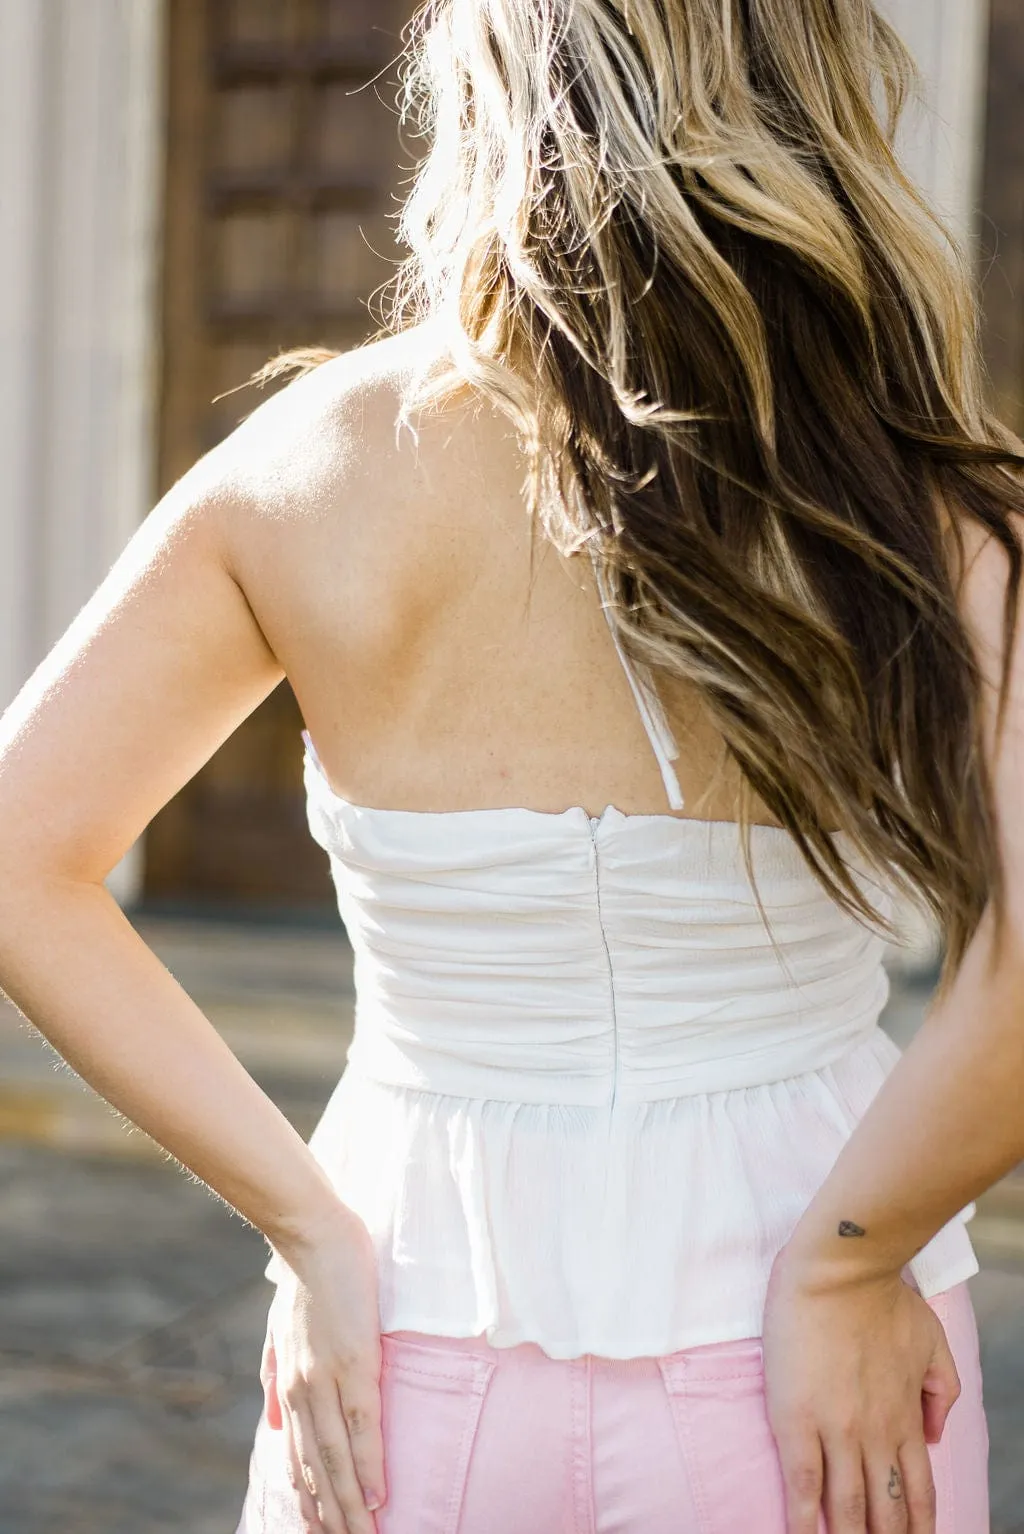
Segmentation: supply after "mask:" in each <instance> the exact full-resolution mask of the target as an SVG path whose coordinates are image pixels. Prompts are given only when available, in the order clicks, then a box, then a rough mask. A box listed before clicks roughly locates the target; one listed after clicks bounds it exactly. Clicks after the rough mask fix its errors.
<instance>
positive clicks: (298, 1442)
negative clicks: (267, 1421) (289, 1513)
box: [288, 1405, 364, 1534]
mask: <svg viewBox="0 0 1024 1534" xmlns="http://www.w3.org/2000/svg"><path fill="white" fill-rule="evenodd" d="M288 1419H289V1424H290V1427H291V1436H292V1441H293V1443H294V1445H295V1456H296V1461H297V1464H298V1472H299V1480H300V1483H301V1486H302V1488H303V1490H304V1492H305V1497H302V1496H301V1495H300V1501H301V1502H302V1504H303V1506H302V1516H303V1517H304V1518H308V1516H309V1514H308V1512H307V1505H306V1504H307V1502H308V1503H311V1504H312V1508H313V1523H312V1525H311V1531H312V1534H321V1531H322V1534H350V1531H349V1527H348V1524H347V1523H346V1521H345V1515H344V1513H343V1512H342V1509H341V1506H340V1504H339V1502H338V1499H337V1497H336V1495H335V1492H334V1487H333V1485H332V1484H331V1478H330V1476H329V1475H328V1473H327V1470H326V1468H325V1466H324V1463H323V1460H322V1458H321V1455H320V1446H319V1443H318V1439H317V1430H316V1428H315V1427H314V1425H313V1417H312V1414H311V1413H310V1412H309V1410H308V1409H307V1408H306V1407H305V1406H292V1405H289V1407H288ZM296 1490H298V1488H296ZM352 1534H355V1531H354V1530H353V1531H352ZM359 1534H364V1531H363V1530H362V1529H360V1530H359Z"/></svg>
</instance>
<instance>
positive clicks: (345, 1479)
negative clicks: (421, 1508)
mask: <svg viewBox="0 0 1024 1534" xmlns="http://www.w3.org/2000/svg"><path fill="white" fill-rule="evenodd" d="M278 1256H279V1257H280V1256H281V1254H280V1253H278ZM284 1262H285V1265H284V1268H283V1272H282V1276H281V1279H280V1281H279V1283H278V1287H277V1294H276V1295H275V1297H274V1300H273V1302H272V1304H271V1307H270V1322H269V1326H268V1328H267V1341H266V1344H265V1346H264V1353H263V1366H262V1369H261V1371H260V1376H261V1379H262V1381H263V1388H264V1392H265V1396H266V1417H267V1423H268V1425H269V1426H270V1427H271V1428H276V1429H278V1430H279V1431H281V1432H283V1433H284V1435H285V1439H286V1450H287V1460H288V1464H289V1475H290V1477H291V1480H292V1484H293V1486H294V1487H295V1490H296V1493H297V1494H298V1497H299V1501H300V1505H301V1508H302V1515H303V1518H304V1519H305V1521H306V1524H307V1527H308V1529H309V1530H310V1531H311V1534H321V1531H325V1534H374V1531H375V1530H376V1526H377V1525H376V1519H375V1518H374V1517H373V1514H372V1512H371V1511H369V1510H368V1509H370V1508H374V1507H379V1506H381V1505H382V1504H383V1502H384V1500H385V1485H384V1441H383V1436H382V1433H381V1408H380V1369H381V1348H380V1317H379V1311H378V1305H377V1268H376V1261H375V1256H374V1251H373V1246H372V1243H371V1239H370V1234H369V1232H368V1230H367V1229H366V1226H365V1225H364V1224H363V1222H362V1221H361V1220H360V1219H359V1218H358V1217H357V1216H356V1215H355V1214H353V1213H352V1212H351V1211H350V1210H346V1211H345V1212H344V1215H343V1216H342V1217H341V1218H340V1219H339V1221H338V1223H337V1225H336V1226H332V1228H331V1230H330V1232H329V1234H326V1235H320V1236H319V1237H318V1238H317V1239H316V1241H314V1242H313V1243H311V1244H310V1245H309V1246H308V1247H306V1248H305V1249H304V1250H303V1252H302V1253H301V1255H300V1256H295V1255H294V1254H292V1255H290V1256H289V1258H288V1259H285V1260H284Z"/></svg>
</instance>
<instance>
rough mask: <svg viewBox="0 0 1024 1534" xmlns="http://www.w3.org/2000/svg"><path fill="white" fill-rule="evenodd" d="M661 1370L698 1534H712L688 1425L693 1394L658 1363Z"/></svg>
mask: <svg viewBox="0 0 1024 1534" xmlns="http://www.w3.org/2000/svg"><path fill="white" fill-rule="evenodd" d="M657 1362H658V1368H659V1370H660V1373H661V1377H662V1381H663V1382H664V1385H665V1394H666V1397H667V1404H668V1409H669V1412H670V1413H671V1416H672V1423H673V1427H674V1429H675V1436H676V1442H677V1443H678V1445H679V1452H680V1454H681V1455H682V1458H683V1464H684V1465H685V1466H686V1475H687V1479H688V1481H689V1484H690V1493H691V1495H692V1497H693V1505H694V1508H695V1509H696V1512H697V1523H698V1531H697V1534H711V1517H710V1513H709V1511H708V1503H707V1497H706V1493H705V1487H704V1479H703V1477H702V1475H701V1473H700V1467H699V1465H698V1463H697V1451H696V1446H695V1445H694V1442H693V1434H692V1431H691V1425H690V1421H689V1413H688V1410H687V1408H688V1406H689V1404H690V1393H689V1391H688V1390H687V1388H686V1384H685V1382H683V1381H682V1380H679V1381H676V1380H673V1381H670V1380H669V1377H668V1374H667V1371H666V1369H665V1368H664V1366H663V1363H662V1360H661V1359H658V1361H657Z"/></svg>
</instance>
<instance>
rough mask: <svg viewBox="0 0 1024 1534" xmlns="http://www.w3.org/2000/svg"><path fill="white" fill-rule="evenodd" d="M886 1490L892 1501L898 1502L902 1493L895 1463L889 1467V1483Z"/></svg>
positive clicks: (901, 1483)
mask: <svg viewBox="0 0 1024 1534" xmlns="http://www.w3.org/2000/svg"><path fill="white" fill-rule="evenodd" d="M886 1490H887V1491H888V1493H889V1495H890V1497H891V1498H892V1500H893V1501H894V1502H898V1501H899V1499H900V1498H901V1497H902V1495H903V1482H902V1480H901V1479H900V1473H899V1471H898V1470H897V1469H896V1466H895V1465H890V1467H889V1485H888V1486H887V1487H886Z"/></svg>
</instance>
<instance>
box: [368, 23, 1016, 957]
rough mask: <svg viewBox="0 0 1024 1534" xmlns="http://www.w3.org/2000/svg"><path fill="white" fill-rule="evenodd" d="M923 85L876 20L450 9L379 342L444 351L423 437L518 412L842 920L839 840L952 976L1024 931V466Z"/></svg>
mask: <svg viewBox="0 0 1024 1534" xmlns="http://www.w3.org/2000/svg"><path fill="white" fill-rule="evenodd" d="M915 81H916V76H915V71H914V66H913V62H912V60H911V58H910V56H909V54H908V52H907V50H906V48H905V46H904V44H903V43H902V41H901V40H900V38H899V36H898V35H897V33H896V32H895V31H894V30H893V28H892V27H891V26H890V25H889V23H888V22H887V21H886V20H885V19H884V18H883V17H882V16H881V15H880V14H879V12H878V11H877V10H876V9H875V7H874V6H873V5H872V4H871V3H870V0H428V3H427V4H425V5H424V6H422V7H421V9H420V10H419V11H418V12H417V15H416V17H415V18H414V20H413V22H412V24H411V29H410V34H409V46H408V49H407V51H406V55H405V68H404V75H403V96H402V105H403V112H404V118H405V121H406V123H407V124H409V123H412V124H413V125H415V127H416V128H417V130H418V131H419V132H421V133H422V134H423V135H425V142H426V145H427V148H426V153H425V155H424V157H423V159H422V162H421V164H420V167H419V170H418V173H417V175H416V178H415V181H414V184H413V186H412V190H411V193H410V195H409V196H408V198H407V200H406V202H405V204H404V206H403V209H402V212H401V222H400V233H401V235H402V237H403V239H404V241H405V242H406V244H407V246H408V248H409V251H410V255H409V257H408V259H407V260H406V261H405V263H404V265H403V266H402V267H401V268H400V270H399V272H398V274H397V278H396V281H395V285H394V289H393V294H392V297H393V305H392V308H391V311H390V320H389V324H390V328H393V329H395V328H404V327H406V326H408V325H411V324H419V323H422V322H424V321H427V320H429V321H431V322H433V323H435V324H437V326H438V327H439V333H440V335H441V336H442V338H443V340H444V347H445V354H446V355H447V356H448V357H450V358H451V366H450V367H449V368H446V369H445V370H443V371H442V372H441V373H438V372H437V371H436V370H435V371H434V372H432V373H431V374H430V376H429V378H427V377H424V378H423V379H421V380H419V381H417V382H416V383H415V384H414V385H413V386H412V387H411V389H410V393H409V395H408V397H407V399H406V402H405V403H406V409H407V411H408V410H411V409H412V408H414V407H419V406H421V405H423V404H424V403H425V402H426V401H427V400H429V399H434V400H438V399H440V398H442V397H443V396H444V395H445V393H446V392H448V391H450V390H451V389H453V388H456V387H465V386H466V385H468V386H469V387H470V388H472V389H474V390H476V391H479V393H480V394H481V395H482V396H484V397H486V398H487V399H488V400H489V401H491V402H492V403H493V404H494V405H495V406H497V407H498V408H500V409H501V410H502V411H504V412H506V413H507V415H508V416H509V417H510V418H511V419H512V420H513V421H514V423H515V425H516V428H517V430H518V431H519V433H520V436H521V439H522V442H523V444H524V448H525V451H526V454H527V460H528V464H529V470H530V472H529V478H528V490H529V502H530V508H531V511H532V512H533V513H534V514H535V515H534V520H535V522H537V523H539V524H540V526H541V527H542V529H543V533H544V534H545V535H546V536H547V537H548V538H550V539H551V540H552V541H554V542H555V543H556V544H557V545H558V547H559V548H561V549H562V550H563V552H572V551H573V550H575V549H577V548H579V547H580V546H581V544H582V543H584V542H589V543H590V545H591V548H592V550H593V552H594V553H595V556H596V557H597V559H598V561H599V563H600V566H601V571H602V574H603V576H604V578H605V581H606V583H607V586H608V588H609V591H610V593H611V596H612V599H613V609H612V616H613V619H614V621H615V623H616V626H617V629H618V632H619V635H620V638H621V640H622V643H623V645H624V648H625V649H626V650H627V652H628V653H629V654H630V655H631V656H632V657H633V658H634V659H635V660H636V661H638V662H639V663H640V664H641V665H644V666H649V667H651V668H652V669H653V671H654V673H655V675H657V674H658V672H659V671H660V672H662V673H666V674H669V675H672V676H674V677H678V678H681V679H683V680H685V681H686V682H688V683H689V684H691V685H692V686H695V687H696V688H697V689H699V693H700V695H701V697H702V698H703V700H704V701H705V703H706V705H707V708H708V710H709V712H710V716H711V718H712V720H713V722H714V724H715V725H716V726H717V728H718V730H719V732H720V734H721V736H722V739H723V740H724V742H725V746H726V749H727V751H728V753H729V754H730V755H731V757H732V758H733V759H734V761H735V763H736V764H738V767H739V768H740V770H741V775H742V779H743V781H744V782H745V784H746V785H747V786H748V787H749V789H752V790H753V791H754V792H756V794H757V795H758V796H759V798H760V799H761V801H762V802H763V803H764V804H765V805H766V806H767V807H768V809H769V810H770V811H771V812H772V813H773V814H774V816H775V817H776V818H777V820H778V821H779V822H781V824H782V825H783V826H784V827H786V828H787V829H788V830H789V832H790V833H791V834H792V835H793V837H794V838H795V839H796V841H797V843H798V845H799V847H800V849H801V851H802V853H803V855H804V857H805V858H806V859H807V862H808V863H809V865H810V867H811V868H812V870H813V871H814V873H815V874H816V875H817V877H818V878H819V879H820V880H821V882H822V883H823V885H824V886H825V887H826V889H828V891H829V892H830V894H832V895H833V897H834V898H835V899H837V900H838V901H839V902H840V903H841V904H842V905H844V906H845V907H846V908H847V909H849V910H851V911H854V912H857V913H859V914H861V915H864V916H868V917H871V918H874V917H876V916H877V912H875V911H874V910H873V909H871V908H869V907H867V906H866V904H865V896H864V894H863V892H862V890H861V888H860V886H859V885H858V883H857V882H856V880H854V879H853V878H852V877H851V874H850V870H849V869H848V867H847V866H846V864H845V862H844V860H843V859H842V857H841V856H840V854H839V851H838V849H837V846H836V843H835V840H834V838H833V837H832V836H831V835H830V831H829V828H830V827H834V826H839V827H841V828H842V829H843V830H844V831H845V832H846V833H847V834H848V835H849V836H850V837H851V838H852V840H853V842H854V844H855V845H856V846H857V847H858V848H859V849H860V850H861V851H862V852H863V853H864V855H865V856H866V857H867V858H868V860H869V861H870V862H871V863H872V864H874V865H875V866H876V867H880V868H883V869H885V870H886V871H887V873H888V874H889V875H890V876H891V877H892V878H893V880H894V881H895V882H896V884H897V885H902V886H903V887H904V888H905V889H906V890H907V891H908V892H910V893H911V894H912V895H914V896H915V897H916V898H918V899H922V900H923V901H924V902H925V903H926V904H927V905H928V906H930V908H931V909H932V911H933V912H934V914H935V916H936V917H937V919H938V921H939V923H940V925H941V928H942V931H943V933H944V936H945V940H946V944H945V946H946V963H945V968H944V979H948V978H949V976H950V975H951V974H952V972H954V971H955V969H956V967H957V966H958V964H959V962H960V959H961V958H962V955H963V953H964V950H965V948H966V946H967V944H968V942H969V940H970V937H971V935H972V933H973V932H974V930H975V928H976V926H977V924H978V921H979V919H980V916H981V914H982V911H983V909H984V908H985V906H986V904H987V903H988V902H989V901H992V902H994V904H995V906H996V909H997V912H998V911H999V910H1001V908H1002V903H1003V895H1002V870H1001V864H1000V858H999V853H998V846H997V839H996V830H995V823H994V809H993V800H992V790H991V785H990V783H989V779H988V774H987V771H986V766H985V761H984V757H983V754H982V750H981V726H980V713H981V710H980V687H981V682H980V678H979V675H978V669H977V664H976V660H975V658H974V655H973V652H972V649H971V646H970V644H969V641H968V638H967V634H966V631H965V627H964V624H963V621H962V618H961V615H960V612H959V609H958V601H957V595H956V584H957V578H958V577H957V574H956V571H957V566H958V559H957V555H958V553H959V556H960V558H961V559H962V554H963V547H962V542H961V541H960V536H959V530H960V528H961V524H962V522H963V520H964V519H974V520H975V521H976V522H977V523H979V524H980V525H981V526H982V527H983V528H984V529H985V531H986V532H987V533H990V534H991V535H993V536H994V537H995V538H997V539H998V540H999V542H1000V543H1001V544H1002V545H1003V547H1004V548H1005V550H1006V552H1007V554H1008V556H1009V568H1010V581H1009V586H1008V593H1007V604H1006V612H1005V623H1004V631H1005V636H1006V641H1007V652H1009V645H1010V641H1011V638H1012V633H1013V625H1014V622H1015V614H1016V608H1017V595H1018V586H1019V582H1020V574H1021V550H1020V547H1019V544H1018V538H1017V534H1016V531H1015V528H1014V523H1013V518H1012V516H1011V513H1013V512H1021V511H1024V481H1022V477H1021V469H1022V468H1024V456H1022V454H1024V444H1021V442H1020V441H1019V440H1018V439H1017V438H1016V437H1014V436H1013V435H1012V434H1011V433H1010V432H1009V431H1008V430H1007V429H1006V428H1005V427H1004V426H1002V425H1001V424H1000V423H999V422H998V421H996V420H995V419H994V418H993V417H992V416H991V414H990V413H989V412H988V411H987V409H986V407H985V404H984V399H983V376H982V369H981V364H980V360H979V346H978V339H977V331H978V324H977V310H976V303H975V299H974V294H973V289H972V282H971V278H970V274H969V271H968V268H967V263H966V260H965V257H964V254H963V252H962V251H961V250H960V249H959V247H958V246H957V245H956V243H955V242H954V241H953V240H952V239H951V238H950V236H949V234H948V232H947V231H946V230H945V229H944V227H943V226H942V224H941V222H940V221H939V220H938V219H937V217H936V216H935V214H934V213H933V212H932V211H931V210H930V208H929V206H928V205H927V203H926V202H925V200H924V199H923V198H922V196H921V195H920V193H919V192H918V190H917V189H916V188H915V187H914V185H913V184H912V183H911V182H910V180H909V179H908V177H907V175H906V174H905V173H904V171H903V169H902V168H901V166H900V164H899V163H898V160H897V158H896V155H895V153H894V148H893V143H894V135H895V132H896V127H897V123H898V121H899V118H900V114H901V111H902V109H903V106H904V103H905V100H906V98H907V96H908V92H909V91H910V90H911V89H912V87H913V86H914V84H915ZM1006 682H1007V678H1006V676H1005V675H1004V678H1003V697H1002V698H1001V700H1000V701H1001V703H1002V702H1003V701H1004V700H1005V689H1006ZM748 814H749V812H748V810H747V809H743V810H741V823H742V824H743V827H744V836H745V843H744V844H745V846H746V845H747V841H746V837H747V831H748V824H749V822H748Z"/></svg>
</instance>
